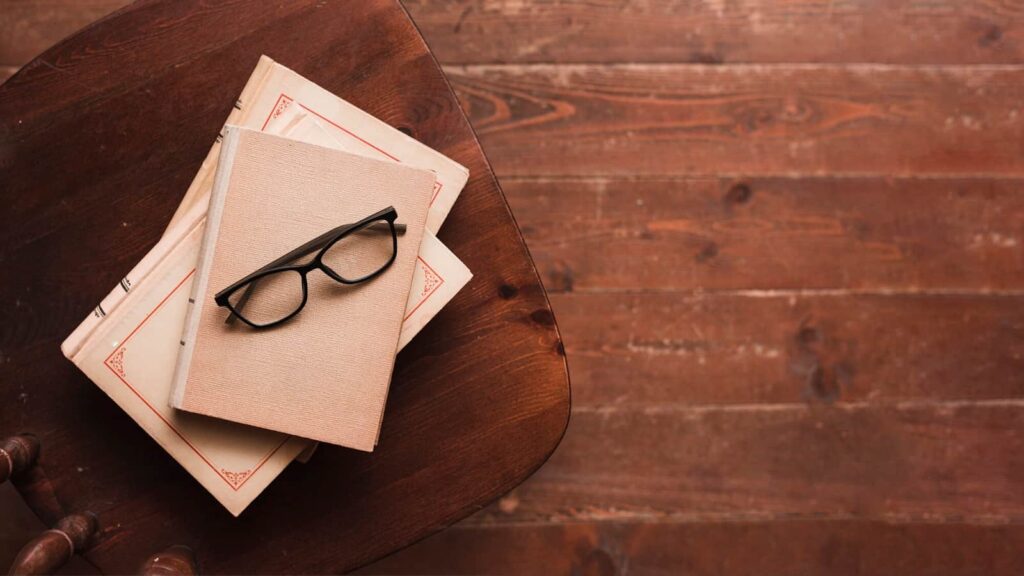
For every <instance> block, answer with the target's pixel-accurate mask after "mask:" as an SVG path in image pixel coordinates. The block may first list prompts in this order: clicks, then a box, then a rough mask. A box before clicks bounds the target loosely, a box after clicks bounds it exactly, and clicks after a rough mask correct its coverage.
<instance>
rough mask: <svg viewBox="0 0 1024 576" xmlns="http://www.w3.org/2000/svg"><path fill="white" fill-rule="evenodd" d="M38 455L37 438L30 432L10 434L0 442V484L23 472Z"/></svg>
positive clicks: (33, 462)
mask: <svg viewBox="0 0 1024 576" xmlns="http://www.w3.org/2000/svg"><path fill="white" fill-rule="evenodd" d="M38 457H39V439H38V438H36V437H35V436H32V435H31V434H22V435H20V436H11V437H10V438H7V439H5V440H4V441H3V443H2V444H0V484H2V483H4V482H6V481H7V479H8V478H10V477H11V476H14V475H15V474H18V473H19V472H23V471H24V470H25V469H26V468H29V467H30V466H32V465H33V464H35V462H36V458H38Z"/></svg>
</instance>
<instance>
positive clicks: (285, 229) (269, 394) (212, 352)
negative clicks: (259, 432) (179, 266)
mask: <svg viewBox="0 0 1024 576" xmlns="http://www.w3.org/2000/svg"><path fill="white" fill-rule="evenodd" d="M435 183H436V177H435V174H434V173H433V172H432V171H429V170H424V169H418V168H413V167H411V166H406V165H402V164H398V163H396V162H385V161H379V160H373V159H370V158H367V157H365V156H360V155H355V154H349V153H346V152H342V151H339V150H335V149H331V148H326V147H322V146H315V145H311V144H307V143H303V142H298V141H295V140H291V139H287V138H282V137H279V136H272V135H269V134H265V133H261V132H258V131H254V130H248V129H245V128H238V127H231V126H229V127H227V129H226V130H225V136H224V143H223V146H222V148H221V151H220V157H219V159H218V168H217V175H216V178H215V181H214V186H213V190H212V194H211V196H210V202H209V208H208V212H207V221H206V228H205V232H204V238H203V243H202V248H201V250H200V255H199V260H198V266H197V269H196V279H195V282H194V284H193V292H192V297H191V299H190V302H191V303H190V308H189V310H187V311H186V317H185V329H184V331H183V335H182V341H181V350H180V351H179V354H178V361H177V364H176V369H175V376H174V380H173V382H172V386H171V404H172V406H174V407H175V408H178V409H181V410H185V411H188V412H193V413H197V414H203V415H206V416H214V417H218V418H223V419H226V420H231V421H234V422H239V423H242V424H247V425H251V426H257V427H260V428H266V429H269V430H277V431H280V432H285V433H288V434H291V435H295V436H300V437H303V438H310V439H314V440H319V441H324V442H328V443H331V444H336V445H340V446H346V447H350V448H355V449H359V450H365V451H370V450H372V449H373V447H374V444H375V442H376V438H377V433H378V430H379V425H380V421H381V415H382V414H383V409H384V403H385V399H386V395H387V390H388V386H389V384H390V380H391V371H392V368H393V366H394V357H395V353H396V350H397V346H398V339H399V335H400V331H401V325H402V318H403V316H404V314H405V312H404V310H405V303H406V301H407V299H408V296H409V289H410V285H411V282H412V278H413V271H414V267H415V263H416V260H417V254H418V252H419V245H420V241H421V239H422V237H423V231H424V228H425V225H426V221H427V213H428V211H429V208H430V203H431V200H432V199H433V198H434V197H435V196H436V194H435V191H436V188H435ZM387 206H393V207H394V208H395V209H397V212H398V215H399V222H401V223H403V224H405V226H406V231H405V234H404V235H402V236H400V237H399V240H398V242H397V253H396V255H395V257H394V260H393V262H392V263H391V264H390V266H389V267H388V268H386V270H385V271H384V272H383V273H382V274H380V275H379V276H377V277H375V278H374V279H372V280H371V281H369V282H366V283H364V284H359V285H357V286H349V287H344V286H343V285H341V284H339V283H338V282H337V281H335V280H334V279H331V278H330V277H328V276H327V275H326V274H323V273H322V271H313V272H312V273H310V274H309V275H308V276H307V279H306V280H307V281H306V284H307V285H308V295H309V297H308V298H306V297H305V296H303V295H301V294H300V295H298V296H297V297H300V298H302V300H303V301H304V302H305V307H304V308H303V309H302V312H301V313H300V314H298V315H296V316H294V317H293V318H291V319H290V320H288V321H286V322H285V323H284V324H282V325H279V326H276V327H274V328H273V329H266V330H256V329H253V328H250V327H248V326H244V325H241V323H240V322H235V323H231V324H229V323H226V322H225V319H226V318H227V316H228V314H229V312H228V311H227V310H226V309H225V308H220V307H217V306H215V305H214V303H213V295H214V293H215V292H217V291H218V290H220V289H222V288H224V287H226V286H228V285H230V284H231V283H232V282H234V281H235V280H238V279H239V278H242V277H243V276H245V275H247V274H249V273H250V272H252V271H254V270H256V269H258V268H260V267H261V266H263V265H264V264H266V263H268V262H270V261H272V260H274V259H276V258H277V257H279V256H281V255H282V254H284V253H286V252H289V251H291V250H292V249H293V248H295V247H296V246H298V245H299V244H302V243H304V242H305V241H307V240H309V239H311V238H314V237H317V236H319V235H320V234H321V233H323V232H325V231H327V230H330V229H332V228H334V227H336V226H339V225H341V224H344V223H347V222H356V221H359V220H360V219H362V218H363V217H365V216H367V215H368V214H371V213H374V212H376V211H378V210H380V209H381V208H384V207H387ZM254 239H258V241H254ZM288 274H291V275H293V276H294V275H295V274H294V273H288ZM339 286H342V288H340V289H339ZM296 290H302V286H301V283H298V282H297V280H296V281H292V283H291V284H290V285H288V286H287V290H282V291H281V292H280V293H279V294H280V295H279V296H278V297H277V301H282V302H283V300H284V299H285V298H291V299H292V300H296V298H297V297H296V295H295V291H296ZM275 294H277V292H275Z"/></svg>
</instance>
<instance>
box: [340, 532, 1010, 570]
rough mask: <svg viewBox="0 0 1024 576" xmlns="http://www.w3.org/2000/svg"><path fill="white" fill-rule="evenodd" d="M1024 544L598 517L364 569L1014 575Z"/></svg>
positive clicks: (455, 542)
mask: <svg viewBox="0 0 1024 576" xmlns="http://www.w3.org/2000/svg"><path fill="white" fill-rule="evenodd" d="M1021 549H1024V527H1021V526H972V525H964V524H953V525H902V524H888V523H882V522H829V521H790V522H763V523H762V522H735V523H721V524H716V523H657V522H650V523H641V522H634V523H620V522H601V523H593V522H592V523H579V524H563V525H544V526H501V527H486V528H479V527H456V528H452V529H449V530H446V531H444V532H441V533H439V534H437V535H435V536H432V537H430V538H428V539H427V540H424V541H423V542H421V543H419V544H416V545H414V546H412V547H410V548H408V549H406V550H404V551H402V552H399V553H397V554H395V555H393V556H391V557H389V558H386V559H384V560H383V561H380V562H378V563H376V564H374V565H372V566H370V567H368V568H365V569H363V570H362V571H360V572H357V573H358V574H424V575H426V574H452V575H462V574H465V575H469V574H522V575H534V574H581V575H582V574H594V575H611V574H633V575H665V576H668V575H670V574H687V575H691V576H699V575H704V574H708V575H712V574H713V575H717V576H731V575H747V574H788V575H790V576H803V575H807V576H812V575H820V574H934V575H940V574H941V575H944V576H1001V575H1006V576H1009V575H1016V574H1020V573H1021V572H1024V556H1022V555H1021V554H1020V553H1019V552H1020V550H1021ZM453 551H457V553H453Z"/></svg>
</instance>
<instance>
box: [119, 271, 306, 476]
mask: <svg viewBox="0 0 1024 576" xmlns="http://www.w3.org/2000/svg"><path fill="white" fill-rule="evenodd" d="M195 273H196V271H195V269H194V268H193V269H192V271H191V272H189V273H188V274H186V275H185V277H184V278H182V279H181V281H180V282H178V284H177V285H176V286H175V287H174V288H173V289H172V290H171V291H170V292H169V293H168V294H167V296H164V298H163V300H161V301H160V303H159V304H157V305H156V307H155V308H153V309H152V310H150V311H149V314H146V317H145V318H143V319H142V322H139V325H138V326H136V327H135V328H134V329H133V330H132V331H131V332H130V333H129V334H128V336H127V337H126V338H125V339H124V341H123V342H121V345H120V346H118V347H117V348H115V349H114V351H113V352H111V353H110V356H107V359H106V360H104V361H103V364H104V365H105V366H106V367H107V368H108V369H110V371H111V372H113V373H114V375H115V376H117V378H118V379H119V380H120V381H121V382H123V383H124V385H125V386H127V387H128V389H129V390H131V391H132V392H133V393H134V394H135V396H137V397H138V399H139V400H142V403H143V404H145V405H146V407H147V408H149V409H150V410H151V411H152V412H153V414H156V416H157V418H160V420H161V421H163V423H164V424H166V425H167V427H168V428H170V429H171V430H173V431H174V433H175V434H177V435H178V438H181V440H182V441H183V442H185V444H188V447H189V448H191V449H192V450H193V451H194V452H195V453H196V455H198V456H199V457H200V458H201V459H202V460H203V462H206V465H207V466H209V467H210V469H211V470H213V471H214V472H216V473H217V476H219V477H220V478H221V480H223V481H224V483H225V484H227V485H228V486H230V487H231V489H232V490H234V491H236V492H237V491H238V490H239V489H241V488H242V486H243V485H244V484H245V483H246V482H247V481H248V480H249V479H250V478H252V477H253V476H255V475H256V472H258V471H259V469H260V468H262V467H263V465H264V464H266V463H267V460H270V457H271V456H273V455H274V454H276V453H277V451H278V450H280V449H281V447H282V446H284V445H285V443H286V442H288V440H291V436H287V437H285V439H284V440H283V441H281V443H280V444H278V445H277V447H276V448H274V449H273V450H271V451H270V452H269V453H267V455H266V456H264V457H263V458H261V459H260V460H259V461H258V462H257V463H256V464H255V467H254V468H250V469H248V470H243V471H241V472H231V471H228V470H225V469H223V468H220V467H217V466H215V465H214V464H213V463H212V462H210V459H209V458H207V457H206V455H205V454H203V453H202V452H201V451H200V450H199V449H198V448H196V446H195V445H194V444H192V442H190V441H189V439H188V438H186V437H185V435H184V434H182V433H181V431H180V430H178V429H177V428H175V427H174V425H173V424H171V423H170V422H169V421H168V420H167V419H166V418H164V415H163V414H161V413H160V412H159V411H158V410H157V409H156V408H154V407H153V405H152V404H150V403H149V401H148V400H146V399H145V398H144V397H143V396H142V394H140V393H139V391H138V390H136V389H135V387H134V386H132V385H131V383H129V382H128V375H127V368H126V367H125V365H124V353H125V350H127V346H128V341H129V340H131V338H132V336H134V335H135V333H136V332H138V331H139V330H140V329H141V328H142V327H143V326H144V325H145V324H146V322H148V321H149V319H150V318H151V317H152V316H153V315H154V314H156V311H157V310H159V309H160V308H162V307H163V305H164V304H165V303H166V302H167V301H168V300H170V298H171V296H173V295H174V293H175V292H177V291H178V289H179V288H181V287H182V286H183V285H184V284H185V282H186V281H187V280H188V279H189V278H191V277H192V275H193V274H195Z"/></svg>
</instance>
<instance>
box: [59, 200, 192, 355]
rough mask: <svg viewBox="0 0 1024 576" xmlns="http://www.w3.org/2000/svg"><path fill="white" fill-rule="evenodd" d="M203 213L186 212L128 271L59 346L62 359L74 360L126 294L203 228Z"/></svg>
mask: <svg viewBox="0 0 1024 576" xmlns="http://www.w3.org/2000/svg"><path fill="white" fill-rule="evenodd" d="M205 212H206V211H205V209H202V207H194V208H193V209H192V210H189V211H188V212H186V213H185V214H183V215H182V217H181V218H180V219H179V221H178V222H176V223H175V224H174V225H173V226H172V227H171V228H169V229H168V230H167V232H165V233H164V236H163V238H161V239H160V241H159V242H157V244H156V246H154V247H153V249H152V250H150V251H149V253H147V254H146V256H145V257H143V259H142V260H140V261H139V263H138V264H136V265H135V267H134V268H132V269H131V271H130V272H128V274H126V275H125V277H124V278H122V279H121V281H120V282H118V283H117V286H115V287H114V288H113V289H112V290H111V291H110V292H109V293H108V294H107V295H106V297H105V298H103V300H102V301H101V302H100V303H99V304H97V305H96V307H95V308H93V310H92V313H90V314H89V315H88V316H87V317H86V318H85V320H83V321H82V322H81V323H80V324H79V325H78V327H77V328H75V330H74V331H73V332H71V334H70V335H68V337H67V338H65V339H64V342H62V343H61V345H60V349H61V352H63V353H64V356H65V357H67V359H68V360H71V361H72V362H74V361H75V356H76V355H77V354H78V353H79V351H81V350H82V349H83V348H84V347H85V346H86V345H87V344H88V343H89V341H90V338H91V337H92V335H93V334H94V333H95V332H96V330H98V329H99V328H100V326H102V325H103V323H104V321H105V320H106V318H107V317H108V316H110V315H112V314H114V313H115V312H116V310H117V309H118V308H119V307H120V305H121V303H122V302H123V301H124V300H125V298H127V297H128V294H129V293H130V292H131V291H132V290H134V289H136V288H137V287H138V286H139V285H141V284H142V283H144V282H145V281H146V278H147V277H148V276H149V274H150V273H151V272H152V271H153V270H154V269H155V268H156V267H157V266H159V265H160V263H161V262H163V260H164V259H165V258H166V257H167V255H168V254H170V253H171V252H173V250H174V248H175V246H177V245H178V244H179V243H180V242H181V241H182V239H184V238H185V237H186V236H188V234H189V232H191V231H192V230H193V229H194V228H195V227H196V226H198V225H201V224H202V220H203V216H204V215H205Z"/></svg>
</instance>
